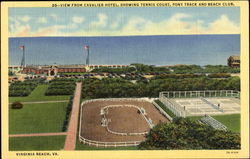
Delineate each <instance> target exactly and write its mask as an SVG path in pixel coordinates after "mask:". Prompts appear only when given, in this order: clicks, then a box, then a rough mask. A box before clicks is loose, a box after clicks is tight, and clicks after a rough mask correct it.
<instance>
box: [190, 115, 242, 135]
mask: <svg viewBox="0 0 250 159" xmlns="http://www.w3.org/2000/svg"><path fill="white" fill-rule="evenodd" d="M212 117H213V118H214V119H216V120H218V121H219V122H221V123H222V124H224V125H225V126H226V127H227V128H228V130H231V131H232V132H235V133H240V114H229V115H213V116H212ZM189 118H190V119H191V120H192V121H195V120H199V119H200V118H202V116H192V117H189Z"/></svg>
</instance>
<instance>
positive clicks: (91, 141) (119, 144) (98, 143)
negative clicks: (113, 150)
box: [79, 136, 141, 147]
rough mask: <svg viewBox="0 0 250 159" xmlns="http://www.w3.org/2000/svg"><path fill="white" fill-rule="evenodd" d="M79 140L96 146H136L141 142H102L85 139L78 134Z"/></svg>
mask: <svg viewBox="0 0 250 159" xmlns="http://www.w3.org/2000/svg"><path fill="white" fill-rule="evenodd" d="M79 140H80V142H81V143H84V144H88V145H90V146H97V147H121V146H137V145H139V144H140V143H141V141H126V142H102V141H94V140H89V139H85V138H83V137H81V136H79Z"/></svg>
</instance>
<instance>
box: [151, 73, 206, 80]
mask: <svg viewBox="0 0 250 159" xmlns="http://www.w3.org/2000/svg"><path fill="white" fill-rule="evenodd" d="M200 77H206V75H205V74H163V75H158V76H155V77H154V78H153V79H164V78H175V79H183V78H200Z"/></svg>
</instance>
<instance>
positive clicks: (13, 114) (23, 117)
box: [9, 102, 68, 134]
mask: <svg viewBox="0 0 250 159" xmlns="http://www.w3.org/2000/svg"><path fill="white" fill-rule="evenodd" d="M67 104H68V103H67V102H65V103H39V104H24V107H23V108H22V109H11V108H10V109H9V134H21V133H45V132H61V129H62V126H63V121H64V118H65V111H66V106H67Z"/></svg>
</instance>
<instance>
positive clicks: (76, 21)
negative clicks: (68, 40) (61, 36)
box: [72, 16, 85, 23]
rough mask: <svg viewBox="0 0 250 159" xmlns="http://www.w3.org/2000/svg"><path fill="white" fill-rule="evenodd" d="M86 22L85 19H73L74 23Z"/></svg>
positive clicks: (75, 17)
mask: <svg viewBox="0 0 250 159" xmlns="http://www.w3.org/2000/svg"><path fill="white" fill-rule="evenodd" d="M84 20H85V19H84V17H78V16H74V17H73V18H72V21H73V22H74V23H82V22H83V21H84Z"/></svg>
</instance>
